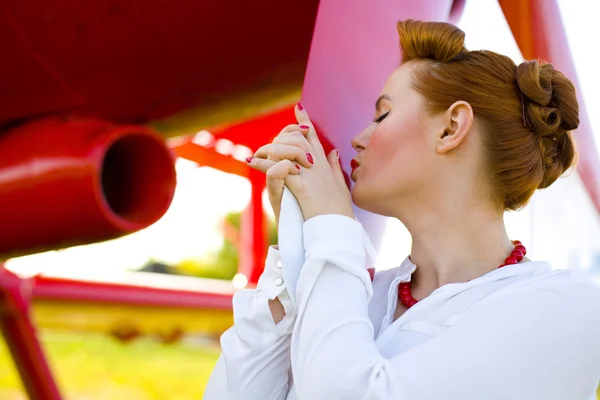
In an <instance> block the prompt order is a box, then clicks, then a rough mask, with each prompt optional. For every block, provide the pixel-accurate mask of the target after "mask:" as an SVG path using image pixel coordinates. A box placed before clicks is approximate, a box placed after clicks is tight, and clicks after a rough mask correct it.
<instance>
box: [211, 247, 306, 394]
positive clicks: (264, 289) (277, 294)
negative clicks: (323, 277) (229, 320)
mask: <svg viewBox="0 0 600 400" xmlns="http://www.w3.org/2000/svg"><path fill="white" fill-rule="evenodd" d="M275 298H279V301H280V302H281V304H282V305H283V308H284V310H285V317H284V318H283V319H282V320H281V321H280V322H279V323H278V324H275V322H274V321H273V317H272V314H271V311H270V309H269V304H268V303H269V300H273V299H275ZM295 318H296V311H295V308H294V307H293V305H292V303H291V301H290V298H289V295H288V292H287V290H286V287H285V283H284V282H283V274H282V268H281V260H280V257H279V251H278V250H276V249H275V248H273V247H271V248H270V249H269V252H268V255H267V260H266V263H265V270H264V271H263V273H262V275H261V277H260V279H259V281H258V285H257V288H256V289H244V290H240V291H238V292H236V294H235V295H234V296H233V320H234V325H233V326H232V327H231V328H230V329H229V330H227V331H226V332H225V333H224V334H223V335H222V336H221V348H222V354H221V357H220V358H219V360H218V362H217V365H216V366H215V369H214V370H213V373H212V375H211V377H210V380H209V382H208V385H207V387H206V389H205V393H204V399H205V400H234V399H244V400H282V399H285V398H286V396H287V393H288V387H289V381H290V354H289V346H290V335H291V333H292V329H293V326H294V322H295Z"/></svg>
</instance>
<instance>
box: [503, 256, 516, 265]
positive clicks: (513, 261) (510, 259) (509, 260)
mask: <svg viewBox="0 0 600 400" xmlns="http://www.w3.org/2000/svg"><path fill="white" fill-rule="evenodd" d="M504 262H505V263H506V264H507V265H511V264H516V263H518V261H517V259H516V258H515V257H513V256H510V257H506V260H504Z"/></svg>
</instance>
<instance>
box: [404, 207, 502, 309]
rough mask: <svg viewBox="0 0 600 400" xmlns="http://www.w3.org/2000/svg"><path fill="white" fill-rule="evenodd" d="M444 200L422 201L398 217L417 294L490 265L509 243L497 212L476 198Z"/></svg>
mask: <svg viewBox="0 0 600 400" xmlns="http://www.w3.org/2000/svg"><path fill="white" fill-rule="evenodd" d="M446 200H448V199H446ZM449 204H450V205H451V204H452V203H449V202H444V203H443V204H436V206H435V207H433V208H431V207H430V208H425V207H422V206H421V207H418V208H419V209H418V210H411V212H410V213H409V214H410V215H411V216H418V217H417V218H410V217H409V218H401V221H402V222H403V223H404V225H405V226H406V227H407V229H408V230H409V232H410V234H411V236H412V239H413V243H412V248H411V260H412V262H413V263H414V264H416V265H417V269H416V271H415V273H414V274H413V278H412V279H413V282H412V285H411V286H412V294H413V296H414V297H415V298H416V299H418V300H420V299H421V298H423V297H426V296H428V295H429V294H430V293H431V292H432V291H434V290H435V289H437V288H439V287H440V286H443V285H445V284H448V283H456V282H466V281H469V280H472V279H475V278H477V277H479V276H482V275H484V274H486V273H488V272H490V271H493V270H494V269H496V268H498V266H500V265H501V264H502V263H503V261H504V259H505V258H506V257H507V256H508V255H509V254H510V252H511V251H512V249H513V248H514V246H513V245H512V243H511V241H510V239H509V238H508V235H507V233H506V229H505V227H504V220H503V214H502V213H501V212H498V211H496V210H493V209H492V208H491V207H482V206H481V203H478V202H473V204H472V205H471V204H469V205H468V206H466V207H461V208H459V209H457V208H456V207H449V206H448V205H449ZM454 204H460V203H454Z"/></svg>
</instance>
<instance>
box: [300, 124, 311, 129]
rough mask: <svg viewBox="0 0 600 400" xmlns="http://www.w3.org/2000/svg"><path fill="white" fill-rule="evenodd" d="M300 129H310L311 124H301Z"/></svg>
mask: <svg viewBox="0 0 600 400" xmlns="http://www.w3.org/2000/svg"><path fill="white" fill-rule="evenodd" d="M300 129H310V126H308V125H300Z"/></svg>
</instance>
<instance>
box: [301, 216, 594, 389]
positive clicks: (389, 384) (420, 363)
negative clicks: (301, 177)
mask: <svg viewBox="0 0 600 400" xmlns="http://www.w3.org/2000/svg"><path fill="white" fill-rule="evenodd" d="M357 225H359V224H358V223H357V222H355V221H354V220H352V219H350V218H346V217H343V216H339V215H325V216H320V217H315V218H313V219H310V220H308V221H307V222H305V224H304V238H305V246H306V253H307V254H306V255H307V257H306V264H305V265H304V268H303V270H302V273H301V276H300V279H299V282H298V289H297V299H296V300H297V302H298V303H297V304H298V317H297V320H296V326H295V328H294V334H293V336H292V371H293V375H294V383H295V387H296V391H297V393H298V396H299V398H307V399H314V400H321V399H323V400H325V399H334V398H335V399H344V400H351V399H357V400H358V399H369V400H380V399H381V400H383V399H397V400H403V399H407V400H412V399H419V400H434V399H435V400H438V399H449V398H452V399H462V400H475V399H481V398H486V399H494V400H495V399H509V398H510V399H538V398H539V399H541V398H543V399H545V400H555V399H556V400H558V399H567V398H569V399H583V398H584V396H585V394H591V393H588V392H589V389H590V388H594V385H595V384H597V379H598V373H599V371H598V363H599V362H598V357H600V343H598V340H597V339H596V336H597V335H598V334H599V333H600V329H599V325H600V324H599V322H598V319H599V318H598V311H600V310H599V307H598V306H597V305H593V306H592V305H590V304H589V303H587V301H589V300H590V299H592V300H594V301H596V302H597V299H598V296H597V289H595V288H594V289H591V288H590V286H586V285H583V284H581V285H579V284H574V285H575V289H576V290H569V293H566V292H565V291H564V290H563V289H562V287H560V286H557V287H556V288H550V289H548V288H543V289H542V288H537V289H536V288H530V289H528V290H526V291H525V290H524V291H521V292H515V293H514V294H513V295H510V296H507V297H505V298H503V299H502V300H501V301H498V302H495V303H490V304H489V306H487V307H486V309H485V310H483V311H482V312H479V313H477V314H475V315H473V316H472V317H471V318H470V319H468V320H466V321H464V322H462V323H460V324H458V325H456V326H454V327H452V328H450V329H448V330H447V331H445V332H443V333H440V334H439V335H437V336H435V337H433V338H431V339H429V340H428V341H426V342H424V343H422V344H420V345H418V346H416V347H414V348H412V349H410V350H408V351H406V352H404V353H402V354H400V355H398V356H395V357H391V358H386V357H384V356H383V355H382V354H381V353H380V352H379V350H378V348H377V347H376V345H375V342H374V340H373V327H372V325H371V322H370V321H369V317H368V315H367V302H368V299H369V296H370V290H371V288H370V285H369V277H368V274H367V272H366V271H365V268H364V251H363V250H362V249H363V246H362V243H361V234H360V229H359V226H357ZM578 285H579V286H578ZM575 292H577V295H572V293H575ZM584 293H585V294H589V296H588V297H587V299H586V298H585V294H584ZM580 295H581V296H584V300H583V301H582V300H581V297H580ZM595 313H596V314H595ZM582 326H586V327H587V328H586V329H582ZM582 360H583V361H584V362H582ZM532 371H535V374H536V375H537V376H536V378H537V379H531V377H532ZM540 382H544V384H543V385H540ZM586 391H588V392H586ZM577 394H579V396H577ZM574 395H575V396H577V397H574Z"/></svg>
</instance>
